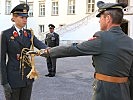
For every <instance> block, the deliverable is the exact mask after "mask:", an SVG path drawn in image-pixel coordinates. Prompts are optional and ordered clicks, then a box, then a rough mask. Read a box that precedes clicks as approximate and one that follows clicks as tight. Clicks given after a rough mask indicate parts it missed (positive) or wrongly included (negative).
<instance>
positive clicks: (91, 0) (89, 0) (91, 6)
mask: <svg viewBox="0 0 133 100" xmlns="http://www.w3.org/2000/svg"><path fill="white" fill-rule="evenodd" d="M94 11H95V0H86V13H93V12H94Z"/></svg>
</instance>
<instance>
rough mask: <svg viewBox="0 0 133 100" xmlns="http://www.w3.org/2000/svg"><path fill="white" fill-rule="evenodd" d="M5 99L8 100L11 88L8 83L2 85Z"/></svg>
mask: <svg viewBox="0 0 133 100" xmlns="http://www.w3.org/2000/svg"><path fill="white" fill-rule="evenodd" d="M3 88H4V94H5V98H6V100H10V98H11V93H12V89H11V86H10V85H9V83H7V84H4V85H3Z"/></svg>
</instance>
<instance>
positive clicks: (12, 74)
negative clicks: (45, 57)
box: [0, 4, 47, 100]
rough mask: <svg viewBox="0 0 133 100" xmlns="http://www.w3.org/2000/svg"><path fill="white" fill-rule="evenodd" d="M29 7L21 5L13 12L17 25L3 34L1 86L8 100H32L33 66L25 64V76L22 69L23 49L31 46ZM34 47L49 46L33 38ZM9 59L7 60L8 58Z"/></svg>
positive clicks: (43, 47) (0, 70) (42, 47)
mask: <svg viewBox="0 0 133 100" xmlns="http://www.w3.org/2000/svg"><path fill="white" fill-rule="evenodd" d="M28 11H29V6H28V5H27V4H19V5H17V6H16V7H15V8H13V10H12V11H11V13H12V21H13V22H14V23H15V24H14V25H13V26H12V27H11V28H9V29H7V30H4V31H3V32H2V39H1V48H2V49H1V63H0V72H1V75H0V76H1V84H2V85H3V88H4V93H5V98H6V100H30V97H31V92H32V85H33V81H34V79H27V77H26V76H27V74H28V73H29V72H30V70H31V66H29V65H27V64H25V63H24V66H25V67H24V75H23V79H22V73H21V69H20V66H21V65H20V59H21V58H20V54H21V50H22V49H23V48H29V49H30V46H31V37H32V34H31V31H30V30H28V29H24V26H25V25H26V24H27V18H28ZM33 42H34V46H35V47H36V48H38V49H45V48H46V47H47V46H46V45H45V44H44V43H42V42H41V41H39V40H38V39H37V38H36V37H35V36H34V37H33ZM6 55H7V56H8V58H7V56H6Z"/></svg>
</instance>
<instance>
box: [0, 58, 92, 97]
mask: <svg viewBox="0 0 133 100" xmlns="http://www.w3.org/2000/svg"><path fill="white" fill-rule="evenodd" d="M35 62H36V68H37V70H38V71H39V74H40V76H39V78H38V79H37V80H36V81H35V82H34V86H33V91H32V97H31V100H91V98H92V91H93V89H92V82H93V72H94V68H93V67H92V65H91V63H92V61H91V57H86V56H84V57H69V58H59V59H58V60H57V74H56V77H45V76H44V75H45V74H47V67H46V59H45V58H43V57H36V58H35ZM0 100H4V96H3V90H2V87H1V86H0Z"/></svg>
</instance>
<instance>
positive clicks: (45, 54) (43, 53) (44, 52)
mask: <svg viewBox="0 0 133 100" xmlns="http://www.w3.org/2000/svg"><path fill="white" fill-rule="evenodd" d="M49 51H50V47H48V48H46V49H41V50H40V51H39V54H40V56H42V57H49Z"/></svg>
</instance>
